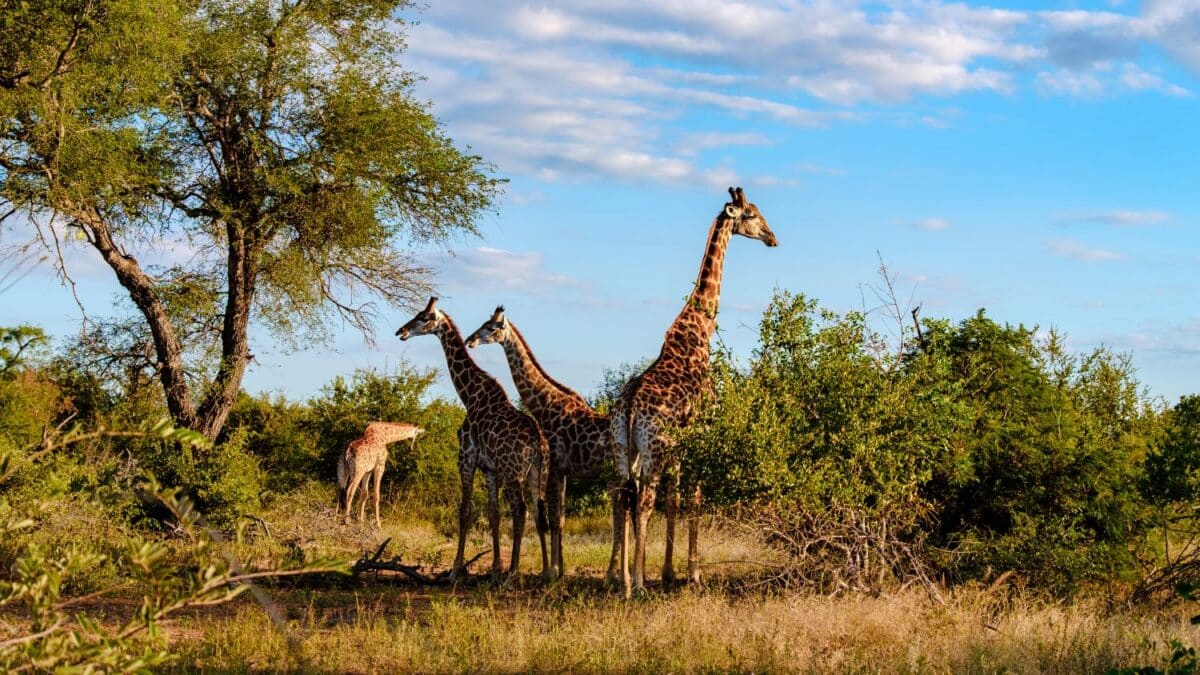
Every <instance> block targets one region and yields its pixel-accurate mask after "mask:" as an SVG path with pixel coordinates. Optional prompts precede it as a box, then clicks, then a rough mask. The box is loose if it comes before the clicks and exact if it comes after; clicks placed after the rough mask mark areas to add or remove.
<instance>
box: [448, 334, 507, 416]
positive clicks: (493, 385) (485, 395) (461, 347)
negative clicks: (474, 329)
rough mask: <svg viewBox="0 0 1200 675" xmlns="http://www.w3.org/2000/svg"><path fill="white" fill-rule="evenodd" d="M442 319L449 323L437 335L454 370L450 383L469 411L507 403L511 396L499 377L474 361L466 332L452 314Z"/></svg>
mask: <svg viewBox="0 0 1200 675" xmlns="http://www.w3.org/2000/svg"><path fill="white" fill-rule="evenodd" d="M442 316H443V318H445V320H446V322H445V325H444V326H443V327H442V328H441V329H439V330H438V332H437V336H438V339H439V340H440V341H441V343H442V351H444V352H445V353H446V366H447V368H449V370H450V381H451V382H453V383H454V390H455V391H457V392H458V397H459V398H460V399H462V402H463V405H465V406H466V407H467V412H468V413H470V412H471V411H473V410H480V409H483V408H485V407H488V406H491V405H494V404H495V403H496V402H497V401H501V400H503V401H507V400H508V397H507V396H506V395H505V393H504V388H503V387H501V386H500V383H499V382H498V381H497V380H496V378H494V377H492V376H491V375H488V374H487V372H486V371H484V370H483V369H482V368H480V367H479V365H478V364H477V363H475V360H474V359H472V358H471V353H470V352H469V351H467V344H466V342H464V341H463V337H462V333H461V332H460V331H459V330H458V326H457V325H455V323H454V321H453V320H452V319H451V318H450V315H449V314H446V313H445V312H443V313H442Z"/></svg>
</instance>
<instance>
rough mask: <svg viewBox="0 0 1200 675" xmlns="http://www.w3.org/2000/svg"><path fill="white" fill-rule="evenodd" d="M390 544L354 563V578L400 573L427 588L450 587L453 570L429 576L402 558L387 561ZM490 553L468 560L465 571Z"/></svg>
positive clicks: (464, 566) (351, 571)
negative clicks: (362, 575) (364, 575)
mask: <svg viewBox="0 0 1200 675" xmlns="http://www.w3.org/2000/svg"><path fill="white" fill-rule="evenodd" d="M390 543H392V540H391V538H390V537H389V538H387V539H385V540H384V542H383V543H382V544H380V545H379V548H378V549H377V550H376V551H375V553H374V555H368V554H366V553H364V554H363V556H362V557H361V558H359V559H358V562H356V563H354V565H352V566H351V567H350V573H351V574H352V575H353V576H355V577H358V576H359V575H361V574H367V573H371V572H399V573H400V574H403V575H404V576H406V577H408V578H409V579H412V580H413V581H416V582H417V583H420V584H424V585H426V586H449V585H450V575H451V574H452V573H453V572H454V570H452V569H450V570H443V571H441V572H438V573H437V574H435V575H433V576H429V575H427V574H424V573H422V572H421V566H420V565H405V564H404V563H403V562H401V560H400V556H395V557H392V558H386V559H385V558H384V557H383V553H384V551H386V550H387V547H388V544H390ZM488 553H491V549H488V550H486V551H483V552H482V553H480V554H478V555H476V556H475V557H474V558H471V559H470V560H468V561H467V562H466V564H465V565H463V570H464V571H465V570H467V569H469V568H470V567H471V565H473V564H474V563H475V562H477V561H478V560H479V559H480V558H482V557H483V556H485V555H487V554H488Z"/></svg>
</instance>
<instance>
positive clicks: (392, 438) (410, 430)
mask: <svg viewBox="0 0 1200 675" xmlns="http://www.w3.org/2000/svg"><path fill="white" fill-rule="evenodd" d="M371 429H372V430H373V431H374V432H375V433H376V435H377V437H378V439H379V440H380V441H382V442H384V443H395V442H396V441H402V440H406V439H408V438H411V437H412V436H414V435H415V434H416V430H417V427H415V426H413V425H411V424H400V423H395V422H372V423H371Z"/></svg>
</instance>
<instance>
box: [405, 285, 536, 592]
mask: <svg viewBox="0 0 1200 675" xmlns="http://www.w3.org/2000/svg"><path fill="white" fill-rule="evenodd" d="M430 334H432V335H436V336H437V337H438V339H439V340H440V341H441V343H442V351H444V352H445V353H446V365H447V366H448V368H449V370H450V380H451V381H452V382H453V383H454V389H455V390H456V391H457V392H458V396H459V398H461V399H462V402H463V405H464V406H465V407H466V409H467V419H466V420H465V421H464V422H463V425H462V426H461V427H460V428H459V430H458V443H459V451H458V472H459V477H460V478H461V479H462V501H461V502H460V503H459V506H458V552H457V553H456V554H455V556H454V567H453V569H452V570H451V574H452V576H453V577H454V578H457V577H458V576H460V575H462V574H463V573H464V572H465V571H466V570H465V565H464V563H463V560H464V553H465V549H466V545H467V527H468V526H469V525H470V522H471V492H472V489H473V487H474V484H475V470H476V469H478V470H480V471H482V472H483V475H484V479H485V481H486V483H487V493H488V507H487V513H488V525H489V526H490V527H491V531H492V576H494V577H495V576H499V574H500V569H501V565H500V500H499V491H500V488H501V487H503V488H504V498H505V499H506V500H508V503H509V506H510V507H511V508H512V518H513V532H512V538H513V539H512V558H511V559H510V562H509V566H508V571H509V574H513V573H515V572H516V571H517V569H518V568H519V566H520V562H521V536H522V535H523V533H524V531H525V516H526V502H525V495H524V491H525V489H526V488H529V490H530V493H531V494H532V496H533V498H534V500H535V501H536V503H537V517H536V519H535V520H536V524H537V532H538V539H539V540H540V542H541V545H542V576H543V577H546V578H549V577H550V576H551V574H552V571H551V569H550V561H549V557H548V551H547V549H546V530H547V529H549V525H548V524H547V522H546V502H545V495H546V484H547V480H548V476H547V472H548V470H549V465H550V446H549V444H548V443H547V442H546V437H545V436H543V435H542V431H541V429H539V428H538V424H537V422H536V421H534V419H533V418H532V417H530V416H529V415H527V414H525V413H523V412H521V411H519V410H517V409H516V407H515V406H513V404H512V403H511V402H510V401H509V400H508V396H507V395H506V394H505V393H504V388H503V387H501V386H500V383H499V382H497V381H496V378H494V377H492V376H491V375H488V374H487V373H486V372H484V370H483V369H482V368H480V367H479V366H478V365H477V364H476V363H475V361H474V360H473V359H472V358H471V355H470V353H469V352H468V351H467V345H466V344H465V343H464V342H463V338H462V333H460V332H459V330H458V326H456V325H454V321H453V320H451V318H450V315H448V314H446V313H445V312H443V311H441V310H440V309H438V308H437V298H430V299H429V304H428V305H427V306H426V307H425V309H423V310H421V312H420V313H418V314H417V315H416V316H415V317H413V318H412V320H411V321H409V322H408V323H406V324H404V326H402V327H401V328H400V330H398V331H396V335H398V336H399V337H400V339H401V340H407V339H409V338H410V337H413V336H414V335H430Z"/></svg>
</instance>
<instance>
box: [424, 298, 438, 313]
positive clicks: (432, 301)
mask: <svg viewBox="0 0 1200 675" xmlns="http://www.w3.org/2000/svg"><path fill="white" fill-rule="evenodd" d="M437 301H438V299H437V298H436V297H431V298H429V304H428V305H425V311H426V312H432V311H433V308H434V307H435V306H436V305H437Z"/></svg>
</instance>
